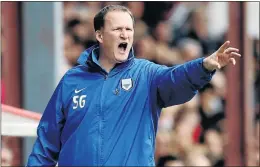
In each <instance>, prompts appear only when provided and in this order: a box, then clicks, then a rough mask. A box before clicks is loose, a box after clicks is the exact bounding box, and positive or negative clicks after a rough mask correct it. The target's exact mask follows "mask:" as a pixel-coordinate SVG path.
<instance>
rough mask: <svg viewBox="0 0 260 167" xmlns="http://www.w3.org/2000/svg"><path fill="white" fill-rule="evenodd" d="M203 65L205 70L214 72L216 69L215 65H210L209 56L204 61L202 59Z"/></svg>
mask: <svg viewBox="0 0 260 167" xmlns="http://www.w3.org/2000/svg"><path fill="white" fill-rule="evenodd" d="M202 67H203V68H204V70H205V71H207V72H213V71H214V70H216V69H215V67H213V66H212V65H210V64H209V63H208V60H207V58H204V59H203V61H202Z"/></svg>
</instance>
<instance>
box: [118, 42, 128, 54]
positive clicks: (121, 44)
mask: <svg viewBox="0 0 260 167" xmlns="http://www.w3.org/2000/svg"><path fill="white" fill-rule="evenodd" d="M118 48H119V49H120V51H123V52H124V51H125V50H126V48H127V43H126V42H122V43H120V44H119V45H118Z"/></svg>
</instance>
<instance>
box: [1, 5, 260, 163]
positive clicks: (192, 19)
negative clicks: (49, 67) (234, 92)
mask: <svg viewBox="0 0 260 167" xmlns="http://www.w3.org/2000/svg"><path fill="white" fill-rule="evenodd" d="M208 3H210V2H107V1H105V2H101V1H96V2H85V1H82V2H78V1H73V2H64V3H63V5H64V18H63V19H64V55H65V57H66V59H67V61H68V63H69V64H70V66H71V67H72V66H75V65H77V62H76V61H77V58H78V57H79V55H80V53H81V52H82V51H84V50H85V49H86V48H88V47H90V46H92V45H93V44H95V43H96V39H95V34H94V28H93V27H94V26H93V18H94V16H95V14H96V13H97V12H98V11H99V10H100V9H101V8H102V7H104V6H106V5H108V4H121V5H125V6H127V7H128V8H129V9H130V10H131V11H132V13H133V15H134V17H135V22H136V24H135V36H134V51H135V56H136V58H144V59H148V60H150V61H153V62H155V63H158V64H163V65H167V66H172V65H177V64H181V63H184V62H186V61H189V60H192V59H196V58H199V57H204V56H207V55H209V54H211V53H213V52H214V51H215V50H216V49H217V48H218V47H219V46H220V45H221V44H222V43H223V42H224V41H225V35H226V34H225V32H224V33H223V34H219V35H218V36H215V37H212V36H210V35H209V33H208V19H209V17H208V15H207V10H208ZM2 38H3V36H2ZM2 44H3V43H2ZM258 46H259V40H257V41H255V43H254V62H253V64H254V65H253V67H252V68H254V74H253V75H254V76H253V77H251V78H252V79H253V80H254V81H253V82H254V84H255V92H260V90H259V85H260V83H259V82H260V77H259V64H258V63H259V60H260V58H259V55H260V51H259V47H258ZM2 53H3V52H1V55H2ZM1 58H2V56H1ZM1 86H2V87H3V86H4V85H1ZM2 90H3V89H2ZM1 93H2V95H1V96H3V93H4V92H3V91H2V92H1ZM225 96H226V76H225V68H224V69H222V70H221V71H217V72H216V75H215V76H214V77H213V79H212V81H211V82H210V83H209V84H207V85H206V86H205V87H204V88H203V89H201V90H200V91H199V93H198V94H197V95H196V96H195V97H194V98H193V99H192V100H191V101H189V102H188V103H185V104H182V105H177V106H173V107H168V108H164V109H163V111H162V113H161V118H160V120H159V126H158V133H157V138H156V151H155V161H156V165H157V166H160V167H163V166H223V165H224V164H225V161H224V146H225V145H226V144H227V138H226V133H225V128H224V124H225V112H226V111H225V98H226V97H225ZM259 97H260V95H259V93H255V98H254V99H255V108H256V112H255V113H256V114H255V115H254V118H255V119H254V121H255V122H254V125H255V135H256V138H255V139H256V140H255V141H253V142H254V149H253V150H252V151H253V152H254V153H253V154H254V155H255V157H254V159H253V160H252V161H257V164H259V147H260V146H259V131H260V121H259V110H260V109H259ZM3 99H4V97H2V100H3ZM2 102H3V101H2ZM3 146H5V145H3ZM3 158H4V159H3ZM10 158H12V154H11V153H10V151H9V150H8V149H6V148H5V147H3V148H2V160H4V161H2V163H3V162H4V163H5V162H6V163H7V164H8V160H10Z"/></svg>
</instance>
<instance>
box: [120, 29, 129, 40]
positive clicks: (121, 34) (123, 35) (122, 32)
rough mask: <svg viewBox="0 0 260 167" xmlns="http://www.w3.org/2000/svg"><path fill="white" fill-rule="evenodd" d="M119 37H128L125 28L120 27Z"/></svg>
mask: <svg viewBox="0 0 260 167" xmlns="http://www.w3.org/2000/svg"><path fill="white" fill-rule="evenodd" d="M120 37H121V38H123V39H126V38H128V35H127V32H126V29H122V31H121V33H120Z"/></svg>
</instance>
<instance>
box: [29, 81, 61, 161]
mask: <svg viewBox="0 0 260 167" xmlns="http://www.w3.org/2000/svg"><path fill="white" fill-rule="evenodd" d="M62 85H63V78H62V80H61V81H60V83H59V84H58V86H57V87H56V89H55V91H54V93H53V95H52V97H51V99H50V101H49V102H48V104H47V107H46V109H45V111H44V113H43V115H42V118H41V120H40V123H39V125H38V128H37V136H38V137H37V139H36V141H35V144H34V146H33V150H32V153H31V154H30V156H29V158H28V163H27V166H55V165H56V163H57V159H58V157H59V152H60V148H61V142H60V135H61V131H62V128H63V126H64V123H65V118H64V114H63V107H62V106H63V105H62Z"/></svg>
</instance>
